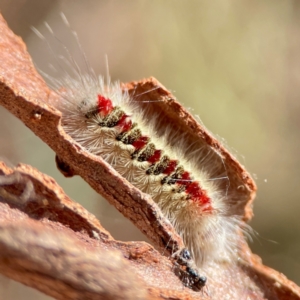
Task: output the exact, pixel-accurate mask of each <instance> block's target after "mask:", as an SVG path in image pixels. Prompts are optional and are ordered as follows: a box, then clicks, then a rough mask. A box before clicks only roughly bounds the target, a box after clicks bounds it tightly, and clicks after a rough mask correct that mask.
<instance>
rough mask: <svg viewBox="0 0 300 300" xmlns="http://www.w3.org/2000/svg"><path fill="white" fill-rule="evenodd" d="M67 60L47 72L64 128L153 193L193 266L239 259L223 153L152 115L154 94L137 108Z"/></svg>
mask: <svg viewBox="0 0 300 300" xmlns="http://www.w3.org/2000/svg"><path fill="white" fill-rule="evenodd" d="M66 22H67V21H66ZM48 28H49V29H50V27H49V26H48ZM50 31H51V29H50ZM36 32H37V31H36ZM37 34H38V35H40V34H39V33H38V32H37ZM40 36H41V35H40ZM41 37H43V36H41ZM67 59H68V62H67V63H68V64H70V65H71V67H72V71H73V72H72V74H69V73H67V72H65V75H64V76H63V77H62V78H59V79H56V78H53V77H49V76H47V77H48V78H49V79H50V83H51V84H52V86H53V87H54V88H55V89H56V91H57V93H58V95H59V96H60V101H58V102H55V103H53V104H54V105H55V106H56V108H58V109H59V110H60V111H61V112H62V125H63V128H64V130H65V131H66V133H68V134H69V135H70V136H71V137H72V138H73V139H74V140H75V141H77V142H78V143H79V144H80V145H81V146H82V147H83V148H84V149H86V150H87V151H89V152H90V153H92V154H94V155H98V156H101V157H102V158H103V159H104V160H105V161H106V162H108V163H109V164H110V165H111V166H112V167H113V168H114V169H115V170H116V171H118V172H119V173H120V174H121V175H122V176H123V177H124V178H126V179H127V180H128V181H129V182H131V183H132V184H133V185H134V186H136V187H137V188H139V189H140V190H141V191H143V192H145V193H147V194H149V195H151V196H152V198H153V200H154V201H155V202H156V203H157V204H158V206H159V207H160V209H161V210H162V212H163V214H164V215H165V216H166V218H168V220H169V221H170V222H171V224H172V225H173V226H174V228H175V229H176V231H177V232H178V233H179V234H180V235H181V237H182V238H183V240H184V242H185V245H186V247H187V249H188V250H189V251H190V252H191V255H192V257H193V258H194V259H195V261H196V265H197V267H198V268H201V269H203V270H205V268H206V265H208V264H209V262H210V261H220V262H231V261H234V260H237V259H238V250H239V245H240V243H241V241H242V240H243V238H242V236H241V235H240V232H239V228H244V227H245V224H244V223H243V221H242V220H241V216H239V215H236V214H234V213H232V211H231V205H232V202H231V201H230V199H231V197H233V198H234V197H238V196H234V195H232V193H227V189H226V188H225V189H224V185H225V186H228V185H229V184H230V182H229V181H228V178H227V174H226V168H225V167H224V164H223V161H222V158H221V157H220V158H219V160H217V161H216V156H215V155H213V154H214V150H213V149H211V148H210V147H209V146H203V147H200V148H197V147H196V146H197V145H196V146H195V145H193V144H189V142H188V141H185V137H184V135H181V136H180V135H179V136H178V134H177V132H176V130H174V128H173V127H172V126H169V127H165V126H164V125H163V122H162V119H163V116H164V113H163V112H161V113H160V114H156V115H151V114H149V113H148V110H149V108H148V107H147V105H148V106H150V105H151V102H152V101H156V99H149V100H148V101H147V102H149V103H147V105H143V106H141V105H140V103H138V101H137V99H138V97H139V96H140V95H139V94H138V93H137V94H136V95H132V94H129V93H128V92H127V91H126V90H124V89H122V88H121V86H120V84H119V82H115V83H111V82H110V80H109V77H107V78H108V79H107V82H105V80H104V78H103V77H102V76H99V77H98V76H96V75H95V74H94V72H93V71H92V69H91V68H90V67H89V66H88V65H87V68H86V70H84V71H82V70H81V69H80V68H79V67H78V65H77V63H76V62H75V61H74V60H73V58H72V56H69V57H68V58H67ZM158 88H159V87H158ZM224 181H225V183H224ZM220 186H222V188H220ZM182 253H184V254H185V255H183V256H185V257H187V259H188V260H189V255H186V252H182ZM196 276H198V275H197V274H196ZM203 281H204V283H205V280H204V279H203Z"/></svg>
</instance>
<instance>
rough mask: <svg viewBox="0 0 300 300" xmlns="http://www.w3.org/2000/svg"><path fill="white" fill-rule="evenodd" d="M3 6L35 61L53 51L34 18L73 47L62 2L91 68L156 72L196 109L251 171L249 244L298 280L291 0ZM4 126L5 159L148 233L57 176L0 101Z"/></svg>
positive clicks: (125, 226)
mask: <svg viewBox="0 0 300 300" xmlns="http://www.w3.org/2000/svg"><path fill="white" fill-rule="evenodd" d="M0 9H1V11H2V13H3V15H4V17H5V19H6V20H7V21H8V23H9V25H10V27H11V28H12V29H13V31H14V32H15V33H16V34H18V35H20V36H21V37H22V38H23V39H24V41H25V43H26V44H27V46H28V49H29V52H30V53H31V55H32V57H33V60H34V61H35V63H36V64H37V65H38V66H39V67H40V69H42V70H47V66H46V64H47V62H48V57H50V56H51V55H50V54H49V52H48V51H47V47H45V43H44V44H43V43H42V41H41V40H40V39H39V38H37V36H35V35H34V34H33V33H32V31H31V29H30V26H31V25H33V26H35V27H37V28H38V29H40V30H41V31H43V30H44V28H43V27H44V26H43V22H44V21H47V22H49V24H50V25H51V27H52V28H53V29H54V31H55V32H57V33H59V36H60V37H61V38H62V40H63V41H64V43H65V44H66V45H67V46H68V47H69V48H71V51H72V52H73V51H74V52H76V51H77V53H78V52H79V51H78V48H77V49H75V50H74V49H72V47H73V46H74V43H73V45H72V41H69V40H68V39H69V38H70V36H71V35H70V32H68V30H66V28H65V26H64V24H63V23H62V21H61V19H60V16H59V12H61V11H62V12H64V13H65V15H66V16H67V18H68V20H69V22H70V23H71V26H72V27H73V28H74V29H75V30H76V31H77V33H78V35H79V39H80V41H81V44H82V46H83V48H84V51H85V53H86V55H87V57H88V60H89V62H90V64H91V65H92V66H93V68H94V69H95V71H96V72H97V73H100V74H103V73H104V72H105V59H104V57H105V55H106V54H107V56H108V60H109V67H110V74H111V76H112V78H113V79H120V80H121V81H123V82H127V81H131V80H138V79H142V78H145V77H149V76H154V77H156V78H157V79H158V80H159V81H160V82H161V83H162V84H163V85H165V86H166V87H167V88H168V89H170V90H171V91H173V92H174V94H175V96H176V97H177V99H178V100H179V101H180V102H182V103H184V104H185V106H186V107H191V108H193V113H194V114H196V115H199V116H200V118H201V119H202V121H203V122H204V124H205V125H206V127H207V128H209V130H211V131H212V132H213V133H214V134H216V135H218V136H221V137H223V138H224V139H225V140H226V143H227V144H228V145H229V148H230V149H231V150H232V151H233V152H234V153H235V154H236V155H237V157H238V158H239V160H240V161H241V162H242V163H243V164H244V165H245V166H246V167H247V169H248V170H249V171H250V172H251V174H252V175H253V177H254V178H255V179H256V182H257V185H258V194H257V198H256V201H255V202H254V213H255V217H254V219H253V221H252V222H251V226H252V227H253V228H254V229H255V230H256V231H257V232H258V234H259V236H258V237H257V238H254V242H253V243H251V245H250V246H251V248H252V249H253V251H254V252H255V253H257V254H259V255H260V256H261V257H262V259H263V262H264V263H265V264H266V265H268V266H271V267H273V268H275V269H277V270H278V271H280V272H282V273H284V274H285V275H286V276H287V277H288V278H289V279H291V280H293V281H295V282H296V283H298V284H299V283H300V272H299V270H300V188H299V186H300V171H299V169H300V159H299V158H300V156H299V146H300V137H299V128H300V101H299V98H300V85H299V81H300V2H299V1H292V0H287V1H276V0H272V1H270V0H269V1H267V0H266V1H258V0H240V1H210V0H205V1H200V0H197V1H196V0H195V1H191V0H190V1H183V0H182V1H174V0H164V1H161V0H152V1H142V0H141V1H122V0H116V1H103V0H101V1H54V0H47V1H46V0H43V1H40V0H0ZM64 31H65V32H64ZM75 46H76V45H75ZM49 60H50V58H49ZM0 128H1V130H0V155H1V156H2V158H4V159H6V160H7V161H9V162H11V163H13V164H16V163H18V162H23V163H28V164H31V165H32V166H34V167H36V168H37V169H39V170H40V171H42V172H45V173H46V174H49V175H50V176H52V177H54V178H55V179H56V180H57V181H58V183H59V184H60V185H61V186H62V187H63V188H64V189H65V191H66V192H67V194H68V195H69V196H70V197H72V198H73V199H74V200H76V201H78V202H80V203H82V204H83V205H84V207H86V208H87V209H88V210H89V211H91V212H93V213H94V214H95V215H96V216H97V217H98V218H99V220H100V221H101V223H102V224H103V225H104V226H105V227H106V228H107V229H108V230H109V231H110V232H111V233H112V234H113V236H114V237H115V238H117V239H120V240H144V239H145V237H144V236H143V235H142V234H141V233H140V232H139V231H138V230H137V229H135V227H134V226H133V225H131V223H130V222H129V221H127V220H126V219H125V218H124V217H123V216H121V215H120V214H119V213H118V212H117V211H116V210H115V209H114V208H113V207H112V206H110V205H109V204H108V203H107V202H106V201H105V200H103V199H100V197H99V196H98V195H97V194H95V193H94V192H93V191H92V190H91V189H90V188H89V187H88V186H87V184H85V183H84V182H83V181H82V180H81V179H80V178H73V179H65V178H64V177H63V176H62V175H61V174H60V173H59V172H58V171H57V170H56V167H55V163H54V153H53V152H52V151H51V150H50V149H49V148H48V147H47V146H46V145H44V144H43V143H42V142H41V141H40V140H39V139H38V138H36V137H35V136H34V135H33V134H32V133H31V132H30V131H29V130H28V129H27V128H25V126H23V124H21V122H20V121H18V120H16V119H15V118H14V117H13V116H11V115H10V114H9V113H8V112H6V111H5V110H4V109H2V108H1V110H0ZM24 289H25V290H26V291H24ZM37 294H38V295H37ZM32 297H35V298H36V299H50V298H49V297H46V296H44V295H42V294H39V293H38V292H36V291H33V290H31V289H29V288H25V287H22V286H21V285H19V284H17V283H14V282H13V281H9V280H8V279H5V278H3V277H0V298H3V299H32Z"/></svg>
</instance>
